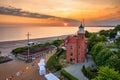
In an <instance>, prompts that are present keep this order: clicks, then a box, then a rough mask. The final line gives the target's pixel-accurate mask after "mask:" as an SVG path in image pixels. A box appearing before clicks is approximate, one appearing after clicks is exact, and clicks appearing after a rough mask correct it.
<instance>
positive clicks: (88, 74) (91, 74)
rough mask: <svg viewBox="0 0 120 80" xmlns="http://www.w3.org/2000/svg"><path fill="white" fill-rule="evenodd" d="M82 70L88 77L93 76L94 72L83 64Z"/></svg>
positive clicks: (91, 77)
mask: <svg viewBox="0 0 120 80" xmlns="http://www.w3.org/2000/svg"><path fill="white" fill-rule="evenodd" d="M82 72H83V74H84V75H85V76H86V77H87V78H89V79H93V78H95V73H93V72H92V71H91V69H90V68H87V69H86V68H85V66H83V68H82Z"/></svg>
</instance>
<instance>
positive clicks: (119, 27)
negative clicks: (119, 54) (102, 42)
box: [99, 25, 120, 39]
mask: <svg viewBox="0 0 120 80" xmlns="http://www.w3.org/2000/svg"><path fill="white" fill-rule="evenodd" d="M118 30H120V25H117V26H116V27H115V29H111V30H101V31H100V32H99V34H100V35H104V36H106V37H109V38H110V39H111V38H115V36H116V33H117V31H118Z"/></svg>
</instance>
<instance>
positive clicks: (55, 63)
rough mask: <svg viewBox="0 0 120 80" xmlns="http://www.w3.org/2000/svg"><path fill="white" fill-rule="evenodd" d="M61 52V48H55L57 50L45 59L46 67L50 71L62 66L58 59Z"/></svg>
mask: <svg viewBox="0 0 120 80" xmlns="http://www.w3.org/2000/svg"><path fill="white" fill-rule="evenodd" d="M62 52H63V49H57V52H56V53H55V54H54V55H53V56H52V57H50V59H49V60H48V61H47V67H48V69H49V70H50V71H52V72H54V71H58V70H60V69H61V68H62V65H61V64H60V63H59V60H58V58H59V56H60V55H61V53H62Z"/></svg>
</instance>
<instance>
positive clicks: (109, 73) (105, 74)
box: [92, 66, 120, 80]
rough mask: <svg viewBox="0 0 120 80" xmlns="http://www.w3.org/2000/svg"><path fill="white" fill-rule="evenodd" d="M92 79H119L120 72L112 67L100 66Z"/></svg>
mask: <svg viewBox="0 0 120 80" xmlns="http://www.w3.org/2000/svg"><path fill="white" fill-rule="evenodd" d="M92 80H120V74H119V73H118V72H117V71H115V70H114V68H109V67H107V66H105V67H100V68H99V70H98V76H97V77H95V78H94V79H92Z"/></svg>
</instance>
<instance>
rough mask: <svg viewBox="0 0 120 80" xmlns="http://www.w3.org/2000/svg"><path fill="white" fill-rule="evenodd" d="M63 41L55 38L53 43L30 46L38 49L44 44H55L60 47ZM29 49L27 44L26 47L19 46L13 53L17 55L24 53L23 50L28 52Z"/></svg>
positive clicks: (46, 44)
mask: <svg viewBox="0 0 120 80" xmlns="http://www.w3.org/2000/svg"><path fill="white" fill-rule="evenodd" d="M62 43H63V41H62V40H54V41H53V42H51V43H49V42H47V43H45V44H36V45H33V46H30V48H32V49H36V48H40V47H42V46H50V45H55V46H57V47H58V46H59V45H60V44H62ZM27 50H28V47H27V46H25V47H19V48H16V49H14V50H12V53H13V54H14V55H17V54H19V53H22V52H27Z"/></svg>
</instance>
